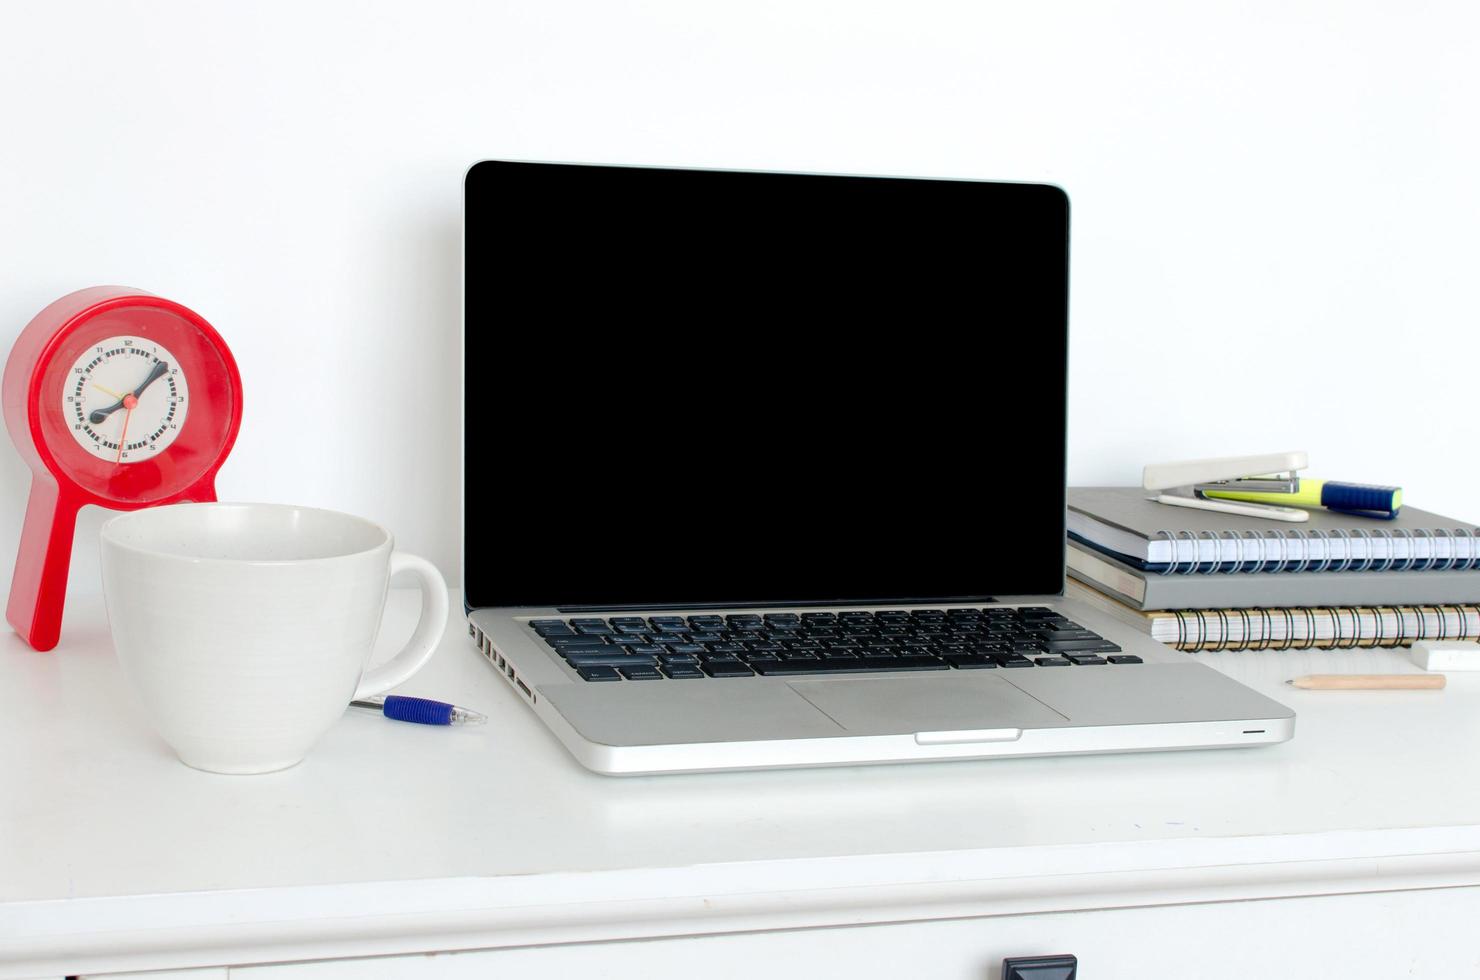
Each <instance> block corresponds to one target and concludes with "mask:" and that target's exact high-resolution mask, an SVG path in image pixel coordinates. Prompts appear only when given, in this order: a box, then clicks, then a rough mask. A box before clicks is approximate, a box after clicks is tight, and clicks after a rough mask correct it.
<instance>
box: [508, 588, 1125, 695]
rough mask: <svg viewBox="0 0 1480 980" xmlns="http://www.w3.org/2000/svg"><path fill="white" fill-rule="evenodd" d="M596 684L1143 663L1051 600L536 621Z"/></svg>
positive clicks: (538, 630)
mask: <svg viewBox="0 0 1480 980" xmlns="http://www.w3.org/2000/svg"><path fill="white" fill-rule="evenodd" d="M529 625H530V628H531V629H533V630H534V631H535V632H536V633H538V634H539V635H540V637H541V638H542V639H543V640H544V641H545V643H546V644H548V645H549V646H550V647H551V648H553V649H554V650H555V652H556V653H558V654H560V656H561V657H562V658H563V659H564V660H565V662H566V663H568V664H569V665H570V666H571V667H572V668H573V669H574V670H575V672H576V673H577V674H579V675H580V676H581V677H582V678H584V679H585V680H588V681H621V680H628V681H648V680H652V681H656V680H663V679H672V680H687V679H698V678H727V677H755V676H757V675H759V676H762V677H794V676H800V675H804V674H861V673H871V672H882V671H916V670H992V669H999V668H1001V669H1011V668H1021V667H1075V666H1079V667H1093V666H1101V665H1105V664H1138V663H1141V658H1140V657H1136V656H1128V655H1124V654H1122V653H1121V651H1120V647H1118V646H1116V645H1115V644H1114V643H1111V642H1110V641H1109V640H1106V639H1105V638H1104V637H1102V636H1100V635H1099V634H1098V633H1095V632H1093V631H1091V630H1087V629H1085V628H1084V627H1083V626H1080V625H1079V624H1078V623H1075V622H1073V621H1072V620H1069V619H1066V618H1065V617H1063V616H1061V615H1059V614H1058V613H1056V612H1054V611H1053V610H1052V609H1050V608H1048V607H1047V606H1025V607H1019V608H997V607H993V608H988V609H914V610H894V611H884V612H862V611H857V612H855V611H849V612H839V613H832V612H805V613H765V614H760V613H736V614H733V615H729V616H716V615H695V616H648V617H643V616H613V617H611V618H609V619H597V618H579V617H577V618H571V619H536V620H532V621H531V622H530V624H529Z"/></svg>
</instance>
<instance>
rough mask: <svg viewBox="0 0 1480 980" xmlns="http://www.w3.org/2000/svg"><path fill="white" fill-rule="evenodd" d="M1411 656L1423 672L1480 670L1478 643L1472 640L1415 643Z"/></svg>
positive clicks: (1479, 645)
mask: <svg viewBox="0 0 1480 980" xmlns="http://www.w3.org/2000/svg"><path fill="white" fill-rule="evenodd" d="M1412 654H1413V662H1414V663H1416V664H1418V666H1420V667H1422V668H1423V669H1424V670H1480V643H1476V642H1474V641H1473V640H1471V641H1470V642H1468V643H1467V642H1464V641H1449V642H1439V641H1437V640H1435V641H1432V642H1428V643H1415V644H1413V650H1412Z"/></svg>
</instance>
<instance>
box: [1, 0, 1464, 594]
mask: <svg viewBox="0 0 1480 980" xmlns="http://www.w3.org/2000/svg"><path fill="white" fill-rule="evenodd" d="M1477 105H1480V8H1477V7H1475V6H1474V5H1473V4H1470V3H1465V2H1458V0H1456V2H1447V3H1446V2H1434V3H1405V4H1383V3H1374V2H1366V3H1356V2H1315V0H1297V2H1288V0H1286V2H1266V3H1187V2H1157V3H1152V2H1146V3H1123V2H1122V3H1114V2H1091V0H1074V2H1060V3H1033V2H1027V0H1021V2H1017V3H1004V2H991V0H988V2H980V0H979V2H961V3H941V2H921V0H910V2H899V0H892V2H861V0H845V2H835V3H818V2H802V0H784V2H765V0H743V2H723V3H720V2H693V0H652V2H646V3H618V2H570V0H532V2H487V0H482V2H478V0H456V2H451V0H435V2H429V0H417V2H411V0H403V2H365V0H357V2H354V3H347V2H337V3H331V2H314V3H303V2H292V3H289V2H255V3H236V4H225V3H200V2H105V0H94V2H52V3H44V4H43V3H36V4H22V3H15V2H8V3H5V5H4V6H3V7H0V349H8V348H9V345H10V343H11V342H12V341H13V340H14V338H15V336H16V335H17V334H18V333H19V332H20V330H21V328H22V327H23V326H24V325H25V323H26V322H27V321H28V320H29V319H30V317H31V316H32V315H34V314H35V313H36V312H37V311H38V310H39V309H40V308H41V307H43V306H44V305H46V304H47V303H48V302H50V301H51V300H52V299H54V298H55V297H57V296H59V295H61V294H62V293H65V292H68V291H70V290H72V289H75V288H78V287H81V286H85V285H91V284H96V283H124V284H128V285H134V286H139V287H143V288H146V289H149V290H151V291H154V292H157V293H161V294H163V295H165V296H169V297H171V298H173V299H177V300H179V301H181V302H183V303H185V304H186V305H189V306H192V307H194V308H195V309H197V310H198V311H199V312H201V313H202V314H203V315H205V316H206V318H207V319H209V320H211V321H212V322H213V323H214V324H215V325H216V327H217V328H218V329H220V330H221V332H222V333H223V334H224V335H225V336H226V338H227V340H228V342H229V343H230V344H231V345H232V347H233V349H234V351H235V353H236V356H237V359H238V361H239V362H240V365H241V368H242V372H243V375H244V379H245V386H246V395H247V404H246V418H245V423H244V425H243V428H242V433H241V438H240V440H239V442H238V444H237V447H236V450H235V452H234V454H233V456H232V458H231V459H230V460H229V461H228V463H227V465H226V467H225V469H224V470H223V471H222V474H221V480H220V490H221V495H222V497H223V498H225V499H255V500H278V501H293V502H301V503H308V504H316V505H321V506H329V507H334V508H339V509H343V510H348V511H353V512H356V513H360V514H363V515H366V516H369V517H373V518H376V519H379V520H381V521H384V522H386V523H387V524H388V525H390V526H391V527H392V529H393V530H394V531H396V532H397V535H398V537H399V539H400V544H401V546H402V547H405V548H408V549H411V550H414V551H417V552H421V553H423V554H425V555H428V556H429V557H431V558H433V559H434V560H435V561H436V562H438V563H439V564H440V565H441V566H442V567H443V569H444V570H445V571H446V572H447V573H448V575H449V578H452V579H456V577H457V573H458V568H459V554H458V552H459V542H460V532H459V527H458V520H459V518H458V514H459V500H460V489H459V486H458V465H459V441H458V426H459V417H460V401H459V391H458V387H459V382H458V377H459V374H458V346H459V331H460V324H459V317H458V303H459V297H458V274H459V273H458V261H459V258H458V256H459V199H460V185H461V179H462V174H463V172H464V170H465V169H466V168H467V166H468V165H469V164H470V163H472V162H473V161H475V160H478V159H481V158H485V157H500V156H502V157H512V158H528V159H552V160H587V161H609V162H634V163H662V164H677V165H694V166H722V167H749V168H777V169H794V170H822V171H848V172H859V173H867V172H879V173H895V174H914V175H940V176H967V177H988V178H1009V179H1024V180H1046V181H1053V182H1056V183H1059V184H1061V185H1063V186H1064V187H1065V188H1067V189H1068V191H1069V193H1070V195H1071V197H1072V199H1073V205H1074V218H1073V220H1074V250H1073V286H1072V288H1073V321H1072V335H1073V346H1072V356H1073V363H1072V391H1073V395H1072V400H1071V414H1070V481H1071V482H1072V483H1088V482H1123V483H1133V482H1136V481H1137V480H1138V479H1139V472H1140V466H1141V465H1142V464H1143V463H1144V462H1146V461H1148V460H1152V459H1162V458H1177V457H1180V456H1196V455H1214V454H1226V453H1227V454H1231V453H1240V452H1258V451H1266V450H1277V449H1287V448H1308V449H1309V450H1310V451H1311V452H1312V455H1313V458H1314V460H1315V462H1316V466H1315V468H1314V469H1313V471H1312V472H1313V475H1326V476H1331V477H1337V478H1344V479H1352V480H1368V481H1374V482H1401V483H1402V484H1403V485H1404V486H1405V487H1406V488H1407V491H1408V500H1409V501H1410V502H1412V503H1414V504H1416V505H1419V506H1427V507H1430V508H1432V509H1437V510H1440V511H1448V512H1453V516H1456V517H1467V518H1469V519H1470V520H1480V492H1477V490H1476V489H1475V487H1476V485H1477V483H1476V481H1477V479H1480V465H1477V463H1476V462H1475V458H1474V454H1473V447H1474V443H1475V437H1476V434H1477V431H1480V424H1477V421H1476V399H1475V389H1476V364H1477V355H1480V333H1477V330H1476V327H1477V321H1480V315H1477V301H1476V284H1477V277H1480V135H1477V126H1476V113H1477V109H1476V107H1477ZM538 409H539V407H538V406H530V410H532V411H534V410H538ZM982 424H983V426H984V427H986V428H989V429H990V428H996V427H998V426H1000V425H1001V422H1000V421H999V420H996V419H992V418H983V420H982ZM508 425H509V426H511V427H512V428H515V429H517V426H518V418H517V416H513V417H511V418H510V419H509V420H508ZM492 463H493V465H494V467H495V469H497V468H498V467H499V466H501V465H502V466H508V467H516V466H518V465H519V464H518V462H517V460H513V459H509V460H503V461H500V460H497V459H494V460H492ZM28 480H29V477H28V473H27V471H26V469H25V468H24V466H23V465H22V464H21V462H20V461H19V458H18V457H17V456H16V455H15V454H14V453H13V452H11V451H10V450H9V448H8V447H3V448H0V589H4V588H8V583H9V575H10V557H11V556H12V555H13V554H14V551H15V544H16V540H17V537H18V534H19V528H20V522H21V514H22V511H23V508H24V501H25V497H26V493H27V487H28ZM102 516H103V515H101V514H93V515H91V516H85V518H84V520H83V522H82V523H81V525H80V530H79V539H78V555H77V558H76V560H75V563H74V573H73V584H74V588H75V589H81V590H88V591H95V590H96V589H97V588H98V576H97V563H96V557H95V551H96V544H95V540H96V528H97V526H98V524H99V523H100V519H101V517H102Z"/></svg>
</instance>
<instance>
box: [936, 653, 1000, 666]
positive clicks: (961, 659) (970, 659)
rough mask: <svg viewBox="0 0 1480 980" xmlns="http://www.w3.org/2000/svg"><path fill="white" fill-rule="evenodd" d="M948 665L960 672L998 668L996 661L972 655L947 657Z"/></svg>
mask: <svg viewBox="0 0 1480 980" xmlns="http://www.w3.org/2000/svg"><path fill="white" fill-rule="evenodd" d="M946 663H948V664H950V665H951V666H952V667H955V668H957V669H959V670H982V669H984V668H988V667H993V668H995V667H996V666H997V661H995V660H988V659H987V658H986V657H983V656H980V655H977V654H970V653H968V654H962V655H961V656H958V657H946Z"/></svg>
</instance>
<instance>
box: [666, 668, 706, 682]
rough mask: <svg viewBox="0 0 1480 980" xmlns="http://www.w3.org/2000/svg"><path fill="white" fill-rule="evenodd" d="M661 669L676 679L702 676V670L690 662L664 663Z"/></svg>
mask: <svg viewBox="0 0 1480 980" xmlns="http://www.w3.org/2000/svg"><path fill="white" fill-rule="evenodd" d="M662 671H663V673H665V674H667V675H668V676H669V677H671V678H673V679H674V680H676V681H678V680H688V679H689V678H691V677H703V676H704V671H702V670H700V669H699V668H698V667H696V666H694V665H692V664H665V665H664V666H663V667H662Z"/></svg>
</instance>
